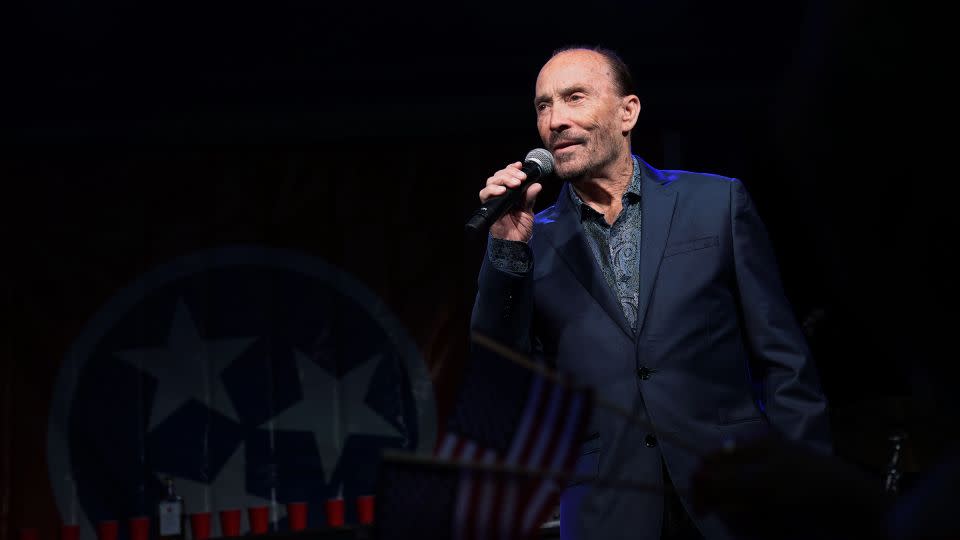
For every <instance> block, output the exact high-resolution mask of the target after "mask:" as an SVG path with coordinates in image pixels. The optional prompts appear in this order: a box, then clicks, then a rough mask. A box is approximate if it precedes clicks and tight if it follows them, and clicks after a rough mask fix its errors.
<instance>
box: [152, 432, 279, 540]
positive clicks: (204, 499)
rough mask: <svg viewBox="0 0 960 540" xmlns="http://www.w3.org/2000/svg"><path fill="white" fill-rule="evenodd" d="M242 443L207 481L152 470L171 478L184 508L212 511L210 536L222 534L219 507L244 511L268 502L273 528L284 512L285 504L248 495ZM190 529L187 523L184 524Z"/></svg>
mask: <svg viewBox="0 0 960 540" xmlns="http://www.w3.org/2000/svg"><path fill="white" fill-rule="evenodd" d="M244 447H245V445H244V444H240V445H239V446H238V447H237V450H236V451H235V452H234V453H233V455H232V456H230V459H228V460H227V462H226V463H224V465H223V467H221V468H220V472H218V473H217V477H216V478H214V479H213V481H211V482H210V483H209V484H203V483H200V482H195V481H193V480H190V479H187V478H181V477H179V476H175V475H171V474H165V473H162V472H157V473H155V474H156V475H157V478H159V479H160V481H161V483H164V485H166V484H165V482H166V479H167V478H172V479H173V487H174V489H175V490H176V492H177V494H178V495H180V496H181V497H183V503H184V508H185V512H187V513H188V514H193V513H196V512H212V514H213V515H211V517H210V536H211V537H214V538H216V537H219V536H222V531H220V519H219V516H217V512H219V511H220V510H230V509H233V508H239V509H240V510H242V511H243V513H244V514H246V512H247V508H250V507H252V506H269V507H270V508H271V511H270V521H271V522H272V524H271V528H272V529H273V530H276V522H277V521H279V520H281V519H283V517H284V516H286V514H287V509H286V506H285V505H283V504H275V503H274V502H272V501H270V500H268V499H264V498H261V497H257V496H256V495H250V494H249V493H247V486H246V481H245V479H246V474H247V471H246V467H245V464H244V461H243V456H244ZM240 525H241V530H240V532H241V534H243V533H246V532H247V531H248V530H249V528H250V520H249V518H248V516H246V515H244V516H242V517H241V518H240ZM187 528H188V529H189V525H188V526H187Z"/></svg>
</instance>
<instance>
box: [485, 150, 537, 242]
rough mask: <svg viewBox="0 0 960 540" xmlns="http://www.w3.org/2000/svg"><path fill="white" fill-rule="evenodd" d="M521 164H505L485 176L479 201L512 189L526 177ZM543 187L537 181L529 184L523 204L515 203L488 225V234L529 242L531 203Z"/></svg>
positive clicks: (531, 223)
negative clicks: (487, 176) (510, 209)
mask: <svg viewBox="0 0 960 540" xmlns="http://www.w3.org/2000/svg"><path fill="white" fill-rule="evenodd" d="M522 166H523V164H522V163H520V162H519V161H517V162H514V163H511V164H510V165H507V166H506V167H504V168H503V169H500V170H499V171H497V172H495V173H493V176H491V177H490V178H487V185H486V186H485V187H484V188H483V189H482V190H480V202H481V203H485V202H487V199H489V198H490V197H496V196H497V195H503V194H504V193H506V192H507V189H508V188H509V189H514V188H516V187H517V186H519V185H520V183H521V182H522V181H524V180H526V179H527V175H526V174H525V173H524V172H522V171H521V170H520V167H522ZM542 188H543V186H541V185H540V184H539V183H534V184H530V186H529V187H528V188H527V192H526V197H525V198H524V204H522V205H517V206H516V207H514V208H513V210H512V211H510V212H507V213H506V214H504V215H503V216H501V217H500V219H498V220H497V221H496V222H495V223H494V224H493V225H491V226H490V235H491V236H493V237H494V238H500V239H502V240H518V241H521V242H529V241H530V237H531V236H532V235H533V204H534V202H536V200H537V195H538V194H539V193H540V190H541V189H542Z"/></svg>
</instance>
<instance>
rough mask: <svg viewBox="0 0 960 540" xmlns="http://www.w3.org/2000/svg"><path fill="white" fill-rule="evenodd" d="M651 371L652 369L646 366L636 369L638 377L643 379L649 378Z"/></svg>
mask: <svg viewBox="0 0 960 540" xmlns="http://www.w3.org/2000/svg"><path fill="white" fill-rule="evenodd" d="M651 373H653V371H652V370H650V368H647V367H641V368H640V369H638V370H637V375H639V376H640V379H642V380H644V381H645V380H647V379H649V378H650V374H651Z"/></svg>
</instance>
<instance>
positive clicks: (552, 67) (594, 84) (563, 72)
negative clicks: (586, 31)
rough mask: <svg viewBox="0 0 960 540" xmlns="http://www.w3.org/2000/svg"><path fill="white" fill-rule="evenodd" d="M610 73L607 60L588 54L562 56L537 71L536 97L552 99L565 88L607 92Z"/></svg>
mask: <svg viewBox="0 0 960 540" xmlns="http://www.w3.org/2000/svg"><path fill="white" fill-rule="evenodd" d="M612 82H613V72H612V70H611V69H610V64H609V62H607V59H606V58H604V57H603V55H601V54H600V53H597V52H594V51H590V50H573V51H565V52H562V53H560V54H558V55H556V56H554V57H553V58H551V59H550V60H549V61H548V62H547V63H546V64H544V65H543V67H542V68H540V74H539V75H538V76H537V84H536V89H535V91H536V95H537V96H541V95H551V94H553V93H555V92H558V91H560V90H562V89H564V88H570V87H574V86H585V87H590V88H594V89H597V90H603V89H608V88H610V85H611V84H612Z"/></svg>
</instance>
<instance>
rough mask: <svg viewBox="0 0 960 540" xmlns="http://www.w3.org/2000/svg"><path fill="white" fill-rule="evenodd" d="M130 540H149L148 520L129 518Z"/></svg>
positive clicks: (142, 517) (146, 518)
mask: <svg viewBox="0 0 960 540" xmlns="http://www.w3.org/2000/svg"><path fill="white" fill-rule="evenodd" d="M130 540H150V518H149V517H147V516H137V517H132V518H130Z"/></svg>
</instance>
